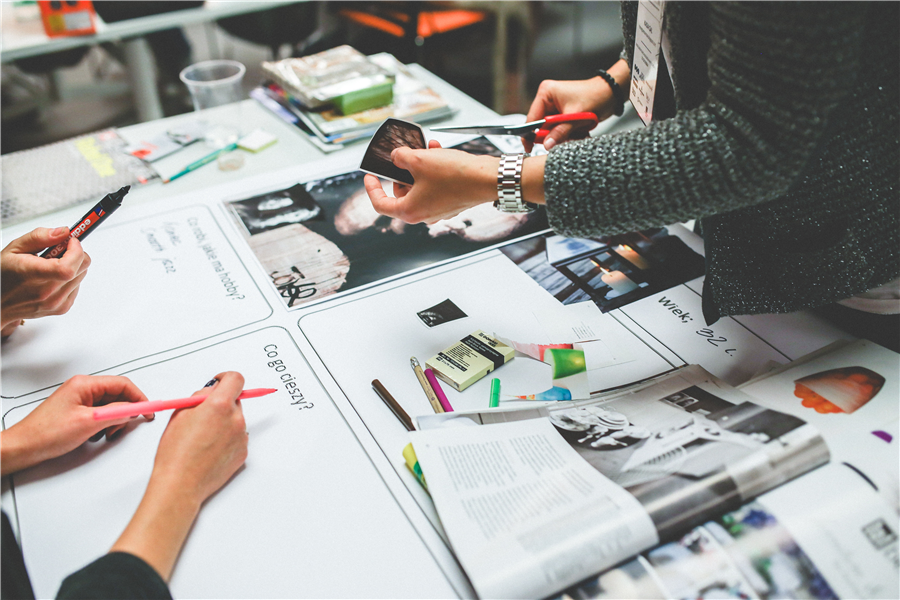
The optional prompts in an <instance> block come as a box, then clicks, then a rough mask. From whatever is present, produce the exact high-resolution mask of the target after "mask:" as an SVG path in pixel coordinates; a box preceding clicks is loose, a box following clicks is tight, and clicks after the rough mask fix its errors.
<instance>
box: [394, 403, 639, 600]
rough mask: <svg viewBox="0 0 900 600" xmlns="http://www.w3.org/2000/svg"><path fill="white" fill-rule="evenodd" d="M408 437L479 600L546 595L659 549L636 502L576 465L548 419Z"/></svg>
mask: <svg viewBox="0 0 900 600" xmlns="http://www.w3.org/2000/svg"><path fill="white" fill-rule="evenodd" d="M410 438H411V440H412V443H413V446H414V447H415V450H416V455H417V456H418V458H419V464H420V465H421V466H422V469H423V470H424V471H425V472H426V473H427V477H428V486H429V490H430V492H431V495H432V497H433V498H434V501H435V506H436V508H437V511H438V513H439V514H440V516H441V521H442V523H443V524H444V527H445V529H446V531H447V535H448V536H449V538H450V543H451V544H452V546H453V549H454V551H455V553H456V555H457V557H458V558H459V560H460V563H461V564H462V566H463V568H464V569H465V570H466V573H467V574H468V576H469V579H470V580H471V581H472V585H473V586H474V587H475V589H476V590H477V592H478V595H479V596H480V597H482V598H522V597H542V596H547V595H549V594H552V593H554V592H556V591H557V590H559V589H561V588H564V587H566V586H567V585H571V584H572V583H573V582H576V581H578V580H579V579H582V578H583V577H584V576H585V574H587V573H590V572H591V570H592V569H593V570H596V568H597V567H596V565H598V564H600V565H603V566H605V567H608V566H611V565H614V564H615V563H617V562H619V561H620V560H621V558H622V557H623V556H632V555H633V554H635V553H637V552H640V551H641V550H642V549H644V548H646V547H648V546H652V545H654V544H655V543H656V542H657V537H656V531H655V529H654V527H653V523H652V522H651V521H650V519H649V518H648V516H647V513H646V512H645V511H644V509H643V508H642V507H641V505H640V504H639V503H638V502H637V501H636V500H635V499H634V497H633V496H631V495H630V494H628V493H627V492H626V491H625V490H623V489H622V488H621V487H619V486H617V485H616V484H614V483H613V482H611V481H610V480H609V479H608V478H606V477H604V476H603V475H602V474H600V473H599V472H597V471H596V470H594V469H592V468H591V467H590V466H589V465H588V464H587V463H585V462H584V461H582V460H580V459H579V457H578V455H577V454H576V453H575V452H574V451H573V450H572V448H571V447H570V446H568V444H566V443H565V441H563V439H562V438H561V437H560V436H559V434H558V433H557V432H556V431H555V429H554V427H553V426H552V425H551V424H550V423H549V422H548V421H547V420H546V419H531V420H528V421H520V422H516V423H505V424H497V425H493V426H491V427H464V428H451V429H436V430H432V431H428V432H413V433H411V434H410Z"/></svg>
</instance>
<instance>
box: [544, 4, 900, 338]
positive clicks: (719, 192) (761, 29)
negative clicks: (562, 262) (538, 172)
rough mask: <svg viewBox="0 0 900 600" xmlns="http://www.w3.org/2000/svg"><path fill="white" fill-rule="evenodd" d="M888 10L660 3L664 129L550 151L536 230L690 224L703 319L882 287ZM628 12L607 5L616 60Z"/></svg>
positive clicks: (893, 43)
mask: <svg viewBox="0 0 900 600" xmlns="http://www.w3.org/2000/svg"><path fill="white" fill-rule="evenodd" d="M898 8H900V3H897V2H874V3H871V4H869V3H861V2H851V3H843V2H800V3H787V2H750V3H746V4H743V3H725V2H710V3H708V2H687V3H682V2H677V1H674V0H670V1H669V2H667V4H666V9H665V10H666V16H665V28H666V32H667V35H668V37H669V40H670V42H671V46H672V63H673V64H672V70H673V72H674V77H673V79H674V82H673V83H674V88H675V104H676V107H677V113H676V115H675V117H674V118H671V119H667V120H664V121H657V122H653V123H651V124H650V125H649V126H647V127H645V128H642V129H639V130H633V131H627V132H623V133H619V134H614V135H609V136H600V137H596V138H589V139H587V140H583V141H573V142H569V143H566V144H560V145H559V146H557V147H555V148H554V149H553V150H552V151H551V152H550V154H549V156H548V158H547V163H546V167H545V171H544V177H545V183H544V189H545V194H546V198H547V212H548V216H549V219H550V224H551V226H552V227H553V228H554V229H555V230H556V231H558V232H560V233H562V234H564V235H570V236H582V237H584V236H596V235H603V234H614V233H621V232H626V231H634V230H638V229H644V228H648V227H656V226H661V225H665V224H667V223H676V222H681V221H687V220H690V219H700V224H701V227H702V231H703V236H704V240H705V245H706V283H705V285H704V305H705V309H711V310H708V311H706V310H705V312H707V316H708V317H710V316H711V317H712V320H714V319H715V318H717V316H718V315H736V314H754V313H775V312H792V311H795V310H800V309H803V308H811V307H814V306H820V305H823V304H827V303H831V302H834V301H836V300H840V299H843V298H848V297H850V296H853V295H855V294H859V293H862V292H864V291H866V290H868V289H871V288H873V287H877V286H879V285H882V284H884V283H886V282H888V281H890V280H891V279H894V278H896V277H897V276H898V275H900V189H898V182H900V118H898V112H900V42H898V40H900V10H898ZM636 14H637V4H636V3H633V2H627V3H623V5H622V24H623V31H624V34H625V48H624V51H623V58H625V59H626V60H628V62H629V64H631V59H632V52H633V48H634V32H635V20H636ZM716 313H718V315H716Z"/></svg>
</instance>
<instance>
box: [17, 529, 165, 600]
mask: <svg viewBox="0 0 900 600" xmlns="http://www.w3.org/2000/svg"><path fill="white" fill-rule="evenodd" d="M2 543H3V547H2V553H0V554H2V564H3V567H2V569H3V570H2V582H3V590H2V600H19V599H28V600H34V591H33V590H32V587H31V581H30V580H29V579H28V572H27V571H26V569H25V561H24V560H23V559H22V551H21V549H20V548H19V544H18V542H17V541H16V538H15V535H14V533H13V530H12V526H11V525H10V522H9V519H8V518H7V516H6V513H5V512H4V513H3V539H2ZM56 597H57V598H60V599H61V598H66V599H72V600H75V599H79V600H82V599H84V598H109V599H111V600H112V599H115V600H129V599H131V598H135V599H137V598H141V599H145V598H146V599H149V598H165V599H168V600H171V598H172V595H171V594H170V593H169V586H167V585H166V582H165V581H163V579H162V577H160V576H159V573H157V572H156V570H155V569H153V567H151V566H150V565H148V564H147V563H146V562H144V561H143V560H142V559H140V558H138V557H137V556H134V555H133V554H128V553H125V552H111V553H109V554H106V555H105V556H102V557H100V558H98V559H97V560H95V561H94V562H92V563H91V564H89V565H88V566H86V567H84V568H83V569H81V570H79V571H76V572H75V573H73V574H72V575H69V576H68V577H66V578H65V580H63V582H62V585H61V586H60V588H59V591H58V592H57V595H56Z"/></svg>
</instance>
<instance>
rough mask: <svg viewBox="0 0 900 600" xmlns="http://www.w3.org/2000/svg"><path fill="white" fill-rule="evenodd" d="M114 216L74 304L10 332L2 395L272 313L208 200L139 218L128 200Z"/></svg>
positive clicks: (96, 238)
mask: <svg viewBox="0 0 900 600" xmlns="http://www.w3.org/2000/svg"><path fill="white" fill-rule="evenodd" d="M115 217H120V218H117V219H115V220H114V219H110V220H109V223H105V224H104V226H103V227H100V228H98V230H97V232H96V233H94V234H93V235H92V236H91V237H90V239H89V240H87V241H86V242H85V244H84V247H85V250H86V251H87V252H88V253H89V254H91V255H92V256H93V257H94V259H93V262H92V263H91V267H90V269H89V270H88V275H87V277H86V278H85V280H84V281H83V282H82V284H81V287H80V289H79V293H78V298H77V301H76V302H75V304H74V305H73V306H72V309H71V310H70V311H69V312H68V313H66V314H65V315H61V316H58V317H48V318H44V319H36V320H28V321H26V322H25V324H24V325H23V326H21V327H19V329H18V330H17V331H16V332H15V333H14V334H13V335H12V336H10V338H9V339H8V340H6V341H4V343H3V366H2V375H3V384H2V394H3V396H4V398H15V397H17V396H21V395H23V394H27V393H30V392H33V391H36V390H39V389H45V388H48V387H50V386H54V385H58V384H60V383H62V382H63V381H65V380H66V379H68V378H69V377H71V376H73V375H77V374H90V373H96V372H99V371H103V370H106V369H109V368H112V367H115V366H117V365H123V364H126V363H128V362H130V361H133V360H135V359H138V358H143V357H146V356H150V355H154V354H157V353H161V352H165V351H169V350H173V349H176V348H179V347H182V346H185V345H187V344H190V343H193V342H197V341H201V340H204V339H208V338H211V337H213V336H216V335H219V334H223V333H226V332H228V331H232V330H235V329H237V328H239V327H242V326H245V325H248V324H251V323H256V322H259V321H262V320H264V319H266V318H267V317H269V316H270V315H271V314H272V312H273V311H272V307H271V306H270V305H269V302H268V301H267V300H266V299H265V298H264V297H263V294H262V292H261V291H260V286H259V285H258V284H257V282H256V281H254V279H253V277H252V276H251V275H250V274H249V273H248V271H247V268H246V267H245V265H244V263H243V262H242V260H241V259H240V258H239V257H238V254H237V253H236V251H235V248H234V246H233V243H234V242H233V241H232V239H229V237H228V236H226V234H225V232H224V231H223V229H222V227H221V226H220V225H219V223H218V221H216V219H215V218H214V217H213V214H212V212H211V210H210V209H209V208H208V207H206V206H200V205H195V206H188V207H184V208H176V209H172V210H169V211H164V212H159V213H154V214H153V215H152V216H148V217H144V218H135V219H133V220H128V219H127V217H128V213H127V212H126V211H125V210H124V209H123V210H122V211H120V212H119V213H116V215H115ZM121 217H125V218H124V219H123V218H121ZM239 242H240V240H238V243H239ZM48 367H52V368H48Z"/></svg>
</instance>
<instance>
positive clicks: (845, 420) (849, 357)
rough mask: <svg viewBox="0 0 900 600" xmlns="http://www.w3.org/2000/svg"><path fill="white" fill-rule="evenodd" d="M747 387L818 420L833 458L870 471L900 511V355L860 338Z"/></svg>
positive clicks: (769, 402)
mask: <svg viewBox="0 0 900 600" xmlns="http://www.w3.org/2000/svg"><path fill="white" fill-rule="evenodd" d="M741 389H742V391H744V392H746V393H747V394H750V395H751V396H753V397H754V398H755V399H756V400H755V401H756V402H758V403H759V404H761V405H762V406H767V407H769V408H775V409H777V410H780V411H783V412H786V413H788V414H791V415H795V416H797V417H799V418H801V419H804V420H806V421H809V422H810V423H811V424H813V425H814V426H815V427H816V429H818V430H819V431H821V432H822V436H823V437H824V438H825V442H826V443H827V444H828V448H829V450H830V452H831V456H832V460H833V461H835V462H844V463H847V464H849V465H851V466H852V467H853V468H855V469H857V470H858V471H860V472H862V473H863V474H865V476H866V477H867V478H868V479H869V480H870V481H872V482H873V484H874V485H875V486H876V487H877V488H878V490H879V491H880V492H881V494H882V495H883V496H884V497H885V499H886V500H887V501H888V502H889V503H890V504H891V505H892V506H893V507H894V510H895V511H898V512H900V500H898V496H900V480H898V477H900V475H898V474H900V449H898V444H900V440H898V426H897V425H898V418H900V403H898V401H897V399H898V398H900V355H898V354H897V353H896V352H893V351H892V350H888V349H887V348H883V347H882V346H879V345H878V344H875V343H873V342H869V341H866V340H859V341H857V342H853V343H852V344H848V345H845V346H843V347H840V348H838V349H836V350H833V351H831V352H825V353H817V356H815V357H814V358H811V359H809V360H801V361H797V362H796V363H792V364H791V365H788V366H786V367H783V368H781V369H779V370H778V371H776V372H774V373H772V374H770V375H769V376H767V377H765V378H763V379H761V380H755V381H753V382H751V383H750V384H748V385H746V386H744V387H742V388H741Z"/></svg>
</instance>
